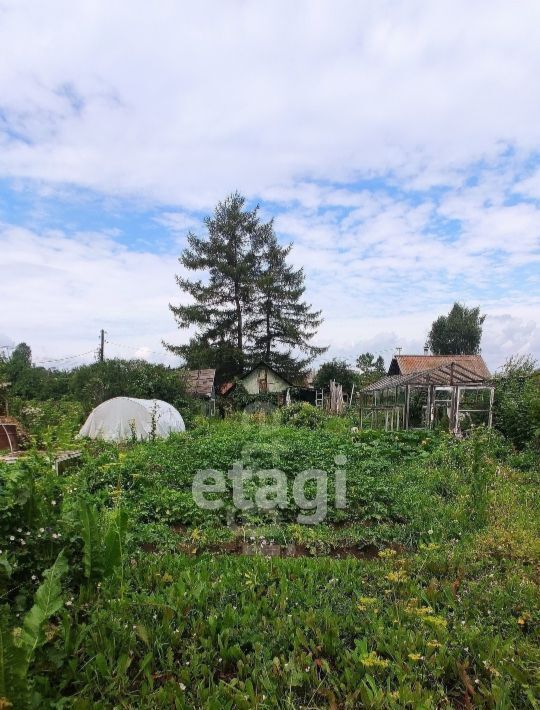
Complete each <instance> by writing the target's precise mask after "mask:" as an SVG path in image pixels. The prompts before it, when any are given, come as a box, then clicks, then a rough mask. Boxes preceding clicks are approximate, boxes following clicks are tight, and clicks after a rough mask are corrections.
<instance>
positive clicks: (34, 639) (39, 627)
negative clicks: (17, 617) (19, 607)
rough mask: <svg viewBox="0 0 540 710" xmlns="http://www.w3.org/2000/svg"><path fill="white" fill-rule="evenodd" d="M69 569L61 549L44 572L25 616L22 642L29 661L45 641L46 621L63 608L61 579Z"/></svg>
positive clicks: (21, 636)
mask: <svg viewBox="0 0 540 710" xmlns="http://www.w3.org/2000/svg"><path fill="white" fill-rule="evenodd" d="M67 570H68V564H67V560H66V558H65V556H64V552H63V551H61V552H60V553H59V554H58V557H57V558H56V560H55V562H54V564H53V565H52V567H50V568H49V569H48V570H45V572H44V573H43V577H44V581H43V582H42V583H41V584H40V586H39V588H38V590H37V592H36V596H35V599H34V605H33V607H32V608H31V609H30V611H29V612H28V613H27V614H26V616H25V617H24V622H23V628H22V633H21V635H20V642H21V644H22V646H23V647H24V648H25V650H26V653H27V658H28V663H29V662H30V661H31V659H32V657H33V655H34V653H35V651H36V649H37V648H38V646H41V645H42V644H43V643H44V642H45V633H44V625H45V622H47V621H48V620H49V619H50V618H51V616H53V614H56V613H57V612H58V611H59V610H60V609H61V608H62V605H63V603H64V602H63V597H62V586H61V580H62V577H63V576H64V575H65V574H66V572H67Z"/></svg>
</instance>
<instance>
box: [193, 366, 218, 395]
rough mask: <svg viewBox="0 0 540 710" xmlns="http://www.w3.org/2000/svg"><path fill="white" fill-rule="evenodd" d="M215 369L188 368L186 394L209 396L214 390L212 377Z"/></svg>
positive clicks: (214, 374)
mask: <svg viewBox="0 0 540 710" xmlns="http://www.w3.org/2000/svg"><path fill="white" fill-rule="evenodd" d="M215 376H216V371H215V370H212V369H207V370H188V373H187V378H186V386H187V391H188V394H190V395H192V396H193V397H211V396H212V394H213V392H214V378H215Z"/></svg>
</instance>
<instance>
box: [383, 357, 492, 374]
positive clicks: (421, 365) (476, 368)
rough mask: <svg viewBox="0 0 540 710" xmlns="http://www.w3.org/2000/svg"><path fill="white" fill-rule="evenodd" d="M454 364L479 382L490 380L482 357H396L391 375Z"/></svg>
mask: <svg viewBox="0 0 540 710" xmlns="http://www.w3.org/2000/svg"><path fill="white" fill-rule="evenodd" d="M452 363H454V364H455V365H456V366H457V367H459V368H460V369H462V370H464V371H467V372H469V373H470V374H471V375H472V376H475V377H478V379H479V380H489V379H490V377H491V373H490V371H489V370H488V368H487V365H486V363H485V362H484V359H483V357H482V356H481V355H427V354H424V355H395V356H394V357H393V358H392V362H391V363H390V367H389V368H388V374H389V375H412V374H413V373H416V372H423V371H424V370H431V369H433V368H437V367H443V366H447V365H451V364H452Z"/></svg>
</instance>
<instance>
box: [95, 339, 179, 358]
mask: <svg viewBox="0 0 540 710" xmlns="http://www.w3.org/2000/svg"><path fill="white" fill-rule="evenodd" d="M106 343H107V345H114V346H115V347H117V348H125V349H126V350H133V351H135V352H136V351H137V350H141V349H142V347H144V346H142V347H138V348H135V347H133V345H121V344H120V343H115V342H113V341H112V340H107V341H106ZM164 352H165V348H163V350H162V351H159V350H149V351H148V355H163V354H164Z"/></svg>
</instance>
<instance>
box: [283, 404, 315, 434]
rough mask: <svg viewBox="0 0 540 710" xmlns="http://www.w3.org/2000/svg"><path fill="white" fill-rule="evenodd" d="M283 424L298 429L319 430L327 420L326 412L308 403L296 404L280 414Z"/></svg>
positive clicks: (284, 409) (285, 408)
mask: <svg viewBox="0 0 540 710" xmlns="http://www.w3.org/2000/svg"><path fill="white" fill-rule="evenodd" d="M280 415H281V421H282V422H283V424H286V425H288V426H293V427H297V428H306V429H318V428H319V427H321V426H322V425H323V423H324V420H325V415H324V412H323V411H322V410H321V409H317V407H314V406H313V405H312V404H308V403H307V402H295V403H294V404H290V405H289V406H288V407H283V409H282V410H281V412H280Z"/></svg>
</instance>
